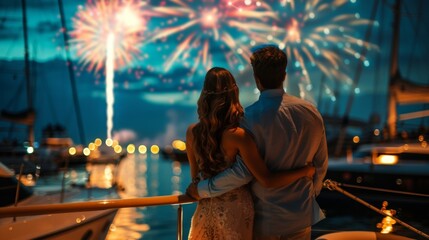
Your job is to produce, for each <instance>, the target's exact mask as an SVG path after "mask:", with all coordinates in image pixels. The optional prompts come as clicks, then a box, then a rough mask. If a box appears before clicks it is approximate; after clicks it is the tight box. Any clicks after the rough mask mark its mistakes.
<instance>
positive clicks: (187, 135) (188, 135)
mask: <svg viewBox="0 0 429 240" xmlns="http://www.w3.org/2000/svg"><path fill="white" fill-rule="evenodd" d="M196 125H197V124H196V123H192V124H191V125H189V126H188V129H187V130H186V138H187V139H189V138H193V134H192V130H193V129H194V128H195V126H196Z"/></svg>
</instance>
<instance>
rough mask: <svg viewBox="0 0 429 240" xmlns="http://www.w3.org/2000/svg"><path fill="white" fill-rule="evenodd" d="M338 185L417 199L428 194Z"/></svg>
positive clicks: (428, 195)
mask: <svg viewBox="0 0 429 240" xmlns="http://www.w3.org/2000/svg"><path fill="white" fill-rule="evenodd" d="M338 185H340V186H343V187H348V188H357V189H365V190H371V191H378V192H388V193H396V194H403V195H411V196H418V197H429V194H423V193H413V192H405V191H397V190H391V189H385V188H375V187H365V186H357V185H351V184H345V183H338Z"/></svg>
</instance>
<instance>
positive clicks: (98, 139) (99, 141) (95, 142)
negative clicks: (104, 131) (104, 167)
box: [94, 138, 103, 147]
mask: <svg viewBox="0 0 429 240" xmlns="http://www.w3.org/2000/svg"><path fill="white" fill-rule="evenodd" d="M94 144H95V146H97V147H99V146H101V144H103V141H101V139H100V138H96V139H95V141H94Z"/></svg>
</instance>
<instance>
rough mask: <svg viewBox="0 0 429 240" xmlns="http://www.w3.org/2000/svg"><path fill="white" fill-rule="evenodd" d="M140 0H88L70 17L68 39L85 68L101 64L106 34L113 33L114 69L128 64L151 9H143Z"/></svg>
mask: <svg viewBox="0 0 429 240" xmlns="http://www.w3.org/2000/svg"><path fill="white" fill-rule="evenodd" d="M144 6H145V3H144V2H141V1H137V0H128V1H126V0H122V1H121V0H100V1H96V2H92V1H88V4H87V5H86V6H85V7H83V6H79V11H78V12H77V14H76V16H75V17H74V18H73V28H74V30H73V31H71V32H70V36H71V37H72V40H71V43H72V45H74V46H76V49H77V55H78V56H79V57H80V60H81V62H82V63H83V64H84V65H87V66H88V70H95V71H98V70H100V69H101V68H103V67H105V63H106V59H107V51H108V48H109V47H110V46H108V43H109V41H108V39H109V36H111V35H113V36H114V37H115V41H114V42H113V43H111V44H113V56H114V66H115V69H118V68H121V67H124V66H126V65H127V64H130V63H131V62H132V61H133V60H135V59H136V58H137V57H138V55H139V53H140V49H139V46H140V44H141V42H142V40H143V36H144V31H145V30H146V21H147V18H148V17H149V16H150V15H151V13H152V12H151V11H148V10H143V7H144Z"/></svg>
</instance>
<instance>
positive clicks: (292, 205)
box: [187, 46, 328, 240]
mask: <svg viewBox="0 0 429 240" xmlns="http://www.w3.org/2000/svg"><path fill="white" fill-rule="evenodd" d="M250 60H251V64H252V67H253V76H254V78H255V81H256V86H257V87H258V89H259V90H260V92H261V95H260V97H259V100H258V101H256V102H255V103H254V104H252V105H251V106H249V107H248V108H246V111H245V119H244V120H243V123H242V127H244V128H245V129H247V130H248V131H249V132H251V133H252V134H253V135H254V137H255V141H256V144H257V146H258V150H259V152H260V154H261V156H262V157H263V159H264V161H265V163H266V164H267V166H268V168H269V169H270V170H272V171H275V170H287V169H294V168H299V167H303V166H305V165H306V164H309V163H311V164H313V165H314V166H315V167H316V173H315V175H314V177H313V181H312V182H311V181H310V180H308V178H301V179H299V180H298V181H296V182H295V183H293V184H291V185H289V186H287V187H281V188H264V187H262V186H261V184H259V183H258V182H257V181H256V180H255V179H254V178H253V177H252V175H251V173H250V172H249V171H248V170H247V168H246V166H245V165H244V163H243V162H242V161H241V160H240V159H239V158H238V160H237V161H236V163H235V164H234V165H233V166H232V167H231V168H229V169H227V170H225V171H224V172H222V173H220V174H218V175H217V176H215V177H213V178H211V179H206V180H203V181H200V182H199V183H198V189H197V187H196V185H195V184H191V185H190V186H189V187H188V189H187V192H188V194H189V195H191V196H193V197H195V198H208V197H215V196H219V195H221V194H223V193H225V192H227V191H229V190H232V189H234V188H237V187H239V186H242V185H244V184H247V183H249V182H250V185H251V190H252V194H253V195H254V204H255V222H254V237H255V239H299V240H302V239H310V238H311V225H313V224H315V223H317V222H318V221H320V220H322V219H323V218H324V215H323V213H322V212H321V210H320V207H319V205H318V204H317V202H316V200H315V198H316V196H317V195H318V194H319V193H320V191H321V189H322V181H323V178H324V177H325V174H326V170H327V167H328V151H327V146H326V136H325V129H324V124H323V120H322V117H321V115H320V113H319V112H318V111H317V109H316V108H315V107H314V106H313V105H311V104H310V103H308V102H307V101H305V100H302V99H299V98H296V97H293V96H290V95H288V94H286V93H285V92H284V90H283V82H284V80H285V78H286V66H287V57H286V54H285V53H284V52H283V51H281V50H280V49H279V48H277V47H275V46H265V47H262V48H260V49H258V50H256V51H255V52H254V53H253V54H252V56H251V58H250ZM198 195H199V196H198ZM237 207H239V206H237Z"/></svg>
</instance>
